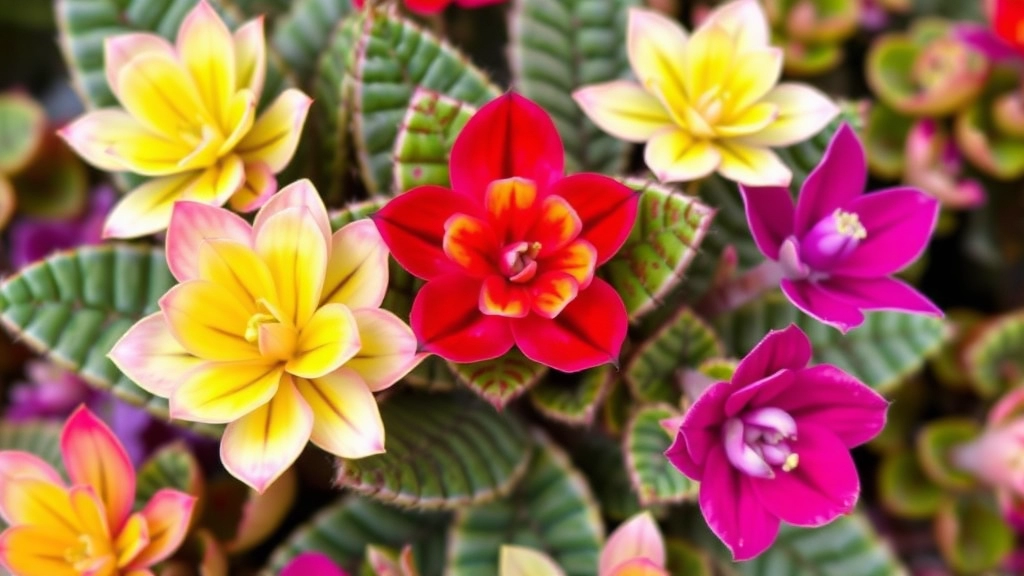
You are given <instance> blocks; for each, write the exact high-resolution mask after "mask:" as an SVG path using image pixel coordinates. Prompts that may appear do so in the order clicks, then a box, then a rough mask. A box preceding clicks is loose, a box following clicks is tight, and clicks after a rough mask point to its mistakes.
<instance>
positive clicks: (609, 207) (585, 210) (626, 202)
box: [550, 173, 640, 266]
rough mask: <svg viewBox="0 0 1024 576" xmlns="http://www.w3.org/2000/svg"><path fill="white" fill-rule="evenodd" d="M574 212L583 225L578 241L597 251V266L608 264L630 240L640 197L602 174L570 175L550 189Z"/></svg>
mask: <svg viewBox="0 0 1024 576" xmlns="http://www.w3.org/2000/svg"><path fill="white" fill-rule="evenodd" d="M550 194H553V195H558V196H561V197H562V198H564V199H565V201H566V202H568V203H569V205H570V206H572V207H573V209H574V210H576V214H577V215H578V216H579V218H580V222H581V223H582V224H583V230H582V231H581V232H580V235H579V236H578V238H580V239H583V240H586V241H588V242H590V243H591V244H593V245H594V248H596V249H597V265H598V266H600V265H601V264H604V263H605V262H607V261H608V260H609V259H610V258H611V257H612V256H614V255H615V253H616V252H618V251H619V248H622V245H623V244H624V243H625V242H626V239H627V238H629V234H630V232H632V231H633V225H634V224H635V223H636V214H637V206H638V204H639V203H640V194H639V193H637V192H636V191H635V190H633V189H632V188H630V187H629V186H626V185H625V184H622V183H621V182H618V181H616V180H612V179H611V178H609V177H607V176H603V175H601V174H590V173H584V174H573V175H572V176H567V177H565V178H562V179H561V180H559V181H558V182H556V183H555V184H554V186H552V187H551V191H550Z"/></svg>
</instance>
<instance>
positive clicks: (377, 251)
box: [110, 180, 421, 492]
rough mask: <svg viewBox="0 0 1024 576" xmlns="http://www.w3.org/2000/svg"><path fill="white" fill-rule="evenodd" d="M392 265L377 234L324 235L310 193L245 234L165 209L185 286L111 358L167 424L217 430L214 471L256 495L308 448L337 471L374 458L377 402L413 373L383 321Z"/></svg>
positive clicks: (229, 221)
mask: <svg viewBox="0 0 1024 576" xmlns="http://www.w3.org/2000/svg"><path fill="white" fill-rule="evenodd" d="M387 259H388V252H387V247H386V246H385V245H384V242H383V241H382V240H381V238H380V235H379V234H378V233H377V229H376V228H375V227H374V225H373V222H371V221H369V220H361V221H358V222H353V223H351V224H348V225H347V226H344V227H343V228H341V229H340V230H338V231H337V232H335V233H334V234H333V235H332V234H331V228H330V223H329V221H328V217H327V210H326V209H325V208H324V204H323V201H322V200H321V199H320V196H319V194H318V193H317V191H316V189H315V188H314V187H313V185H312V184H311V183H310V182H309V181H307V180H302V181H299V182H296V183H294V184H291V185H289V186H287V187H285V188H284V189H283V190H281V192H280V193H278V194H277V195H275V196H274V197H273V198H272V199H271V200H270V202H268V203H267V204H266V205H265V206H264V207H263V208H262V209H261V210H260V211H259V213H257V215H256V219H255V222H254V223H253V225H251V226H250V225H249V224H248V223H246V222H245V221H244V220H242V219H241V218H239V217H238V216H236V215H235V214H232V213H231V212H229V211H228V210H225V209H223V208H215V207H211V206H207V205H205V204H199V203H195V202H179V203H177V204H176V205H175V207H174V213H173V214H172V216H171V222H170V228H169V229H168V231H167V262H168V264H169V266H170V269H171V273H172V274H174V277H175V278H177V279H178V280H179V281H180V282H181V284H178V285H177V286H175V287H173V288H172V289H171V290H170V291H169V292H168V293H167V294H166V295H164V297H163V298H161V299H160V311H159V312H157V313H155V314H152V315H150V316H147V317H146V318H143V319H142V320H141V321H139V323H137V324H136V325H135V326H133V327H132V328H131V329H130V330H129V331H128V333H127V334H125V335H124V336H123V337H122V338H121V340H120V341H119V342H118V343H117V344H116V345H115V346H114V349H113V350H112V351H111V353H110V357H111V359H112V360H113V361H114V363H115V364H117V366H118V367H119V368H120V369H121V370H122V371H123V372H124V373H125V374H126V375H128V377H129V378H131V379H132V380H134V381H135V382H136V383H138V385H139V386H141V387H142V388H144V389H146V390H148V391H149V392H151V393H153V394H155V395H157V396H162V397H166V398H169V399H170V413H171V417H172V418H179V419H184V420H191V421H194V422H207V423H221V424H227V429H226V430H225V432H224V436H223V438H222V439H221V459H222V460H223V462H224V465H225V467H227V469H228V471H230V472H231V473H232V474H234V475H235V476H236V477H238V478H239V479H241V480H242V481H244V482H245V483H247V484H248V485H250V486H252V487H253V488H254V489H256V490H257V491H259V492H263V491H264V490H266V488H267V487H268V486H269V485H270V483H271V482H273V481H274V480H275V479H276V478H277V477H278V476H280V475H281V473H282V472H284V471H285V469H287V468H288V466H290V465H291V464H292V462H294V461H295V459H296V458H298V456H299V453H300V452H301V451H302V449H303V448H304V447H305V445H306V442H307V441H309V440H312V442H313V443H314V444H316V445H317V446H319V447H321V448H323V449H324V450H326V451H328V452H330V453H332V454H335V455H337V456H340V457H343V458H362V457H364V456H369V455H371V454H377V453H380V452H383V451H384V428H383V424H382V423H381V419H380V413H379V411H378V409H377V403H376V401H375V399H374V396H373V393H374V392H376V391H379V390H383V389H385V388H387V387H389V386H391V385H392V384H394V383H395V382H396V381H397V380H398V379H399V378H401V377H402V376H404V375H405V374H406V373H407V372H408V371H409V370H410V369H412V368H413V367H414V365H415V364H416V362H417V361H418V360H419V358H421V356H419V355H417V346H416V338H415V337H414V336H413V333H412V331H411V330H410V329H409V327H408V326H407V325H406V324H405V323H403V322H402V321H401V320H399V319H398V317H397V316H395V315H394V314H392V313H390V312H387V311H384V310H381V309H380V305H381V302H382V301H383V299H384V294H385V292H386V290H387V283H388V264H387Z"/></svg>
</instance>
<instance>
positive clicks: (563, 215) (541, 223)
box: [526, 196, 583, 258]
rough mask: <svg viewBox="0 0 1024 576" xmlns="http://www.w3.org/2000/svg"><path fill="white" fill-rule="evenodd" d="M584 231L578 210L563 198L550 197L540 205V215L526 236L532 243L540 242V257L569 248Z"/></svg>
mask: <svg viewBox="0 0 1024 576" xmlns="http://www.w3.org/2000/svg"><path fill="white" fill-rule="evenodd" d="M582 230H583V223H582V222H580V217H579V215H577V214H576V210H573V207H572V206H570V205H569V203H568V202H567V201H566V200H565V198H562V197H561V196H548V197H547V198H545V199H544V200H543V201H542V202H541V204H540V214H539V215H538V217H537V221H536V222H535V223H534V225H533V227H531V228H530V231H529V232H527V234H526V239H527V240H529V241H530V242H540V246H541V250H540V257H541V258H543V257H545V256H547V255H549V254H552V253H554V252H557V251H558V250H560V249H562V248H564V247H565V246H567V245H568V244H569V243H570V242H572V241H573V240H575V239H576V237H577V236H579V235H580V232H581V231H582Z"/></svg>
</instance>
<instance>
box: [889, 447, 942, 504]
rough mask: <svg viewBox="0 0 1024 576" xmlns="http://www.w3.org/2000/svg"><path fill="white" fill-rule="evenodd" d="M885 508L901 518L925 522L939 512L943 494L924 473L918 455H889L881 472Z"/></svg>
mask: <svg viewBox="0 0 1024 576" xmlns="http://www.w3.org/2000/svg"><path fill="white" fill-rule="evenodd" d="M878 492H879V497H880V499H881V501H882V506H884V507H885V510H886V511H887V512H889V513H890V514H893V515H895V516H899V517H901V518H910V519H922V520H923V519H926V518H931V517H933V516H934V515H935V512H936V511H938V509H939V505H940V504H941V503H942V499H943V497H944V493H943V491H942V489H941V488H939V487H938V486H936V485H935V484H934V483H933V482H932V481H931V480H930V479H929V478H928V477H927V476H926V475H925V473H924V471H923V470H922V469H921V465H920V464H919V463H918V461H917V455H916V454H914V452H913V451H909V450H904V451H901V452H896V453H894V454H887V455H886V456H885V457H884V458H883V460H882V464H881V466H879V468H878Z"/></svg>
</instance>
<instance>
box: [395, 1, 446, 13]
mask: <svg viewBox="0 0 1024 576" xmlns="http://www.w3.org/2000/svg"><path fill="white" fill-rule="evenodd" d="M450 3H451V0H405V7H406V8H408V9H409V10H410V11H412V12H416V13H417V14H437V13H438V12H440V11H442V10H444V9H445V8H447V7H448V4H450Z"/></svg>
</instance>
